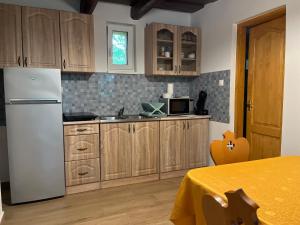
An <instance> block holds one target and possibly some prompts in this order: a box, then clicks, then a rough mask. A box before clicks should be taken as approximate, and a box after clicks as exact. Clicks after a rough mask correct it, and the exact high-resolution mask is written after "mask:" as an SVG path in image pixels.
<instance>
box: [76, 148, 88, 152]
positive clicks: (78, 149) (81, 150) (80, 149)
mask: <svg viewBox="0 0 300 225" xmlns="http://www.w3.org/2000/svg"><path fill="white" fill-rule="evenodd" d="M86 150H88V148H77V151H80V152H83V151H86Z"/></svg>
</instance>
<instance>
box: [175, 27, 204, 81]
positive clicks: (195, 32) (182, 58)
mask: <svg viewBox="0 0 300 225" xmlns="http://www.w3.org/2000/svg"><path fill="white" fill-rule="evenodd" d="M200 45H201V42H200V30H199V28H195V27H182V26H180V27H178V51H179V54H178V74H179V75H186V76H196V75H199V74H200Z"/></svg>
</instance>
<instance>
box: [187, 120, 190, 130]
mask: <svg viewBox="0 0 300 225" xmlns="http://www.w3.org/2000/svg"><path fill="white" fill-rule="evenodd" d="M187 129H188V130H189V129H190V122H187Z"/></svg>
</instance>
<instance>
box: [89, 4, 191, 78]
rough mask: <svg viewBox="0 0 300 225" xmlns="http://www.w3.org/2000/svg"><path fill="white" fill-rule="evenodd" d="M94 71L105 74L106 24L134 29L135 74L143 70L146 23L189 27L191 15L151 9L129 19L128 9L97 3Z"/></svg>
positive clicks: (95, 12) (126, 7)
mask: <svg viewBox="0 0 300 225" xmlns="http://www.w3.org/2000/svg"><path fill="white" fill-rule="evenodd" d="M93 15H94V22H95V56H96V71H97V72H107V44H106V43H107V39H106V23H107V22H116V23H125V24H133V25H135V27H136V59H137V61H136V73H145V69H144V28H145V26H146V24H147V23H151V22H161V23H169V24H175V25H176V24H177V25H190V22H191V15H190V14H187V13H179V12H171V11H166V10H158V9H153V10H151V11H150V12H149V13H147V14H146V15H145V16H144V17H143V18H142V19H140V20H132V19H131V18H130V7H129V6H125V5H117V4H110V3H104V2H101V1H100V2H99V3H98V5H97V7H96V9H95V11H94V13H93Z"/></svg>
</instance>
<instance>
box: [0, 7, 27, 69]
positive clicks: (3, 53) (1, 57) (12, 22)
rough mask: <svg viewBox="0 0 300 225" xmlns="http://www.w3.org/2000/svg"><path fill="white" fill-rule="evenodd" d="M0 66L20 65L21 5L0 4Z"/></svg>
mask: <svg viewBox="0 0 300 225" xmlns="http://www.w3.org/2000/svg"><path fill="white" fill-rule="evenodd" d="M0 27H1V28H0V68H3V67H18V66H23V65H22V60H21V58H22V31H21V7H19V6H15V5H6V4H0Z"/></svg>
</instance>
